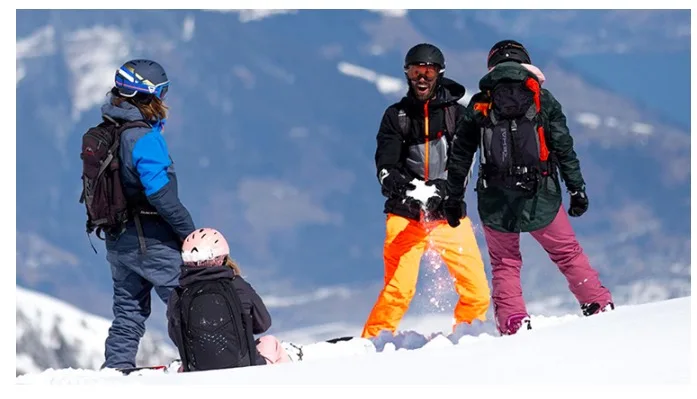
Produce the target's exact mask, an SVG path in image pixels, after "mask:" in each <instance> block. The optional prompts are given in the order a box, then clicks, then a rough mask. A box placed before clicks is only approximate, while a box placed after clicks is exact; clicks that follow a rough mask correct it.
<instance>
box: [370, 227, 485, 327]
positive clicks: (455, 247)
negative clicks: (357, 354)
mask: <svg viewBox="0 0 697 399" xmlns="http://www.w3.org/2000/svg"><path fill="white" fill-rule="evenodd" d="M429 244H430V249H433V250H435V251H436V252H438V253H439V254H440V256H441V258H442V259H443V262H444V263H445V265H446V266H447V267H448V271H449V272H450V275H452V276H453V278H454V280H455V291H456V292H457V293H458V295H459V297H460V298H459V301H458V303H457V305H456V306H455V310H454V313H455V325H457V324H460V323H462V322H467V323H471V322H472V321H473V320H474V319H478V320H481V321H484V320H486V316H485V314H486V312H487V309H488V308H489V299H490V290H489V282H488V280H487V278H486V273H485V272H484V262H483V261H482V257H481V253H480V251H479V247H478V246H477V241H476V238H475V237H474V230H473V229H472V224H471V222H470V220H469V218H467V217H465V218H463V219H461V223H460V225H459V226H458V227H456V228H452V227H450V226H449V225H448V223H447V222H446V221H445V220H443V221H434V222H419V221H416V220H412V219H407V218H404V217H401V216H397V215H394V214H388V215H387V224H386V237H385V247H384V251H383V256H384V262H385V287H384V288H383V289H382V291H381V292H380V294H379V296H378V299H377V302H376V303H375V306H374V307H373V310H372V311H371V312H370V315H369V316H368V320H367V322H366V324H365V327H364V329H363V333H362V335H361V336H362V337H363V338H370V337H374V336H377V335H378V334H379V333H380V331H382V330H388V331H390V332H392V333H394V332H395V330H396V329H397V326H398V325H399V323H400V321H401V320H402V317H404V314H405V313H406V312H407V310H408V308H409V304H410V302H411V300H412V298H413V297H414V294H415V293H416V283H417V279H418V276H419V266H420V263H421V257H422V255H423V253H424V251H425V250H426V249H427V246H429Z"/></svg>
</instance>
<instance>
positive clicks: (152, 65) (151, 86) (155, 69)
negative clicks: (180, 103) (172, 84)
mask: <svg viewBox="0 0 697 399" xmlns="http://www.w3.org/2000/svg"><path fill="white" fill-rule="evenodd" d="M114 84H115V86H116V88H117V89H118V91H119V94H120V95H122V96H124V97H134V96H135V95H136V94H138V93H144V94H152V95H154V96H156V97H157V98H159V99H164V98H165V95H166V94H167V91H168V90H169V79H167V74H166V73H165V71H164V69H163V68H162V66H160V64H158V63H156V62H154V61H150V60H133V61H129V62H127V63H125V64H123V65H122V66H121V67H120V68H119V69H118V70H116V76H115V78H114Z"/></svg>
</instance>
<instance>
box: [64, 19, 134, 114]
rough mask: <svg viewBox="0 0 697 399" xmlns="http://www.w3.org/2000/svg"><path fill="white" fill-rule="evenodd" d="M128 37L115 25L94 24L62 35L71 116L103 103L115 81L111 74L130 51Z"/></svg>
mask: <svg viewBox="0 0 697 399" xmlns="http://www.w3.org/2000/svg"><path fill="white" fill-rule="evenodd" d="M129 42H130V41H129V40H128V39H127V38H126V37H125V35H124V34H123V32H122V31H121V30H119V29H117V28H114V27H104V26H95V27H93V28H89V29H80V30H77V31H75V32H72V33H69V34H68V35H67V36H66V38H65V60H66V63H67V64H68V67H69V68H70V71H71V73H72V77H73V80H74V83H73V85H72V87H73V93H72V96H73V114H72V117H73V120H78V119H79V117H80V114H81V113H82V112H85V111H87V110H89V109H90V108H92V107H93V106H95V105H99V104H102V103H103V102H104V100H105V98H106V97H105V96H106V94H107V92H108V91H109V89H110V88H111V87H112V86H113V85H114V74H115V73H116V70H117V69H118V68H119V66H121V64H122V63H123V62H124V61H125V59H126V57H127V56H128V53H129V48H128V43H129Z"/></svg>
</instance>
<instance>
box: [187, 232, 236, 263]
mask: <svg viewBox="0 0 697 399" xmlns="http://www.w3.org/2000/svg"><path fill="white" fill-rule="evenodd" d="M229 255H230V247H229V246H228V243H227V241H226V240H225V237H223V235H222V234H221V233H220V232H219V231H218V230H215V229H211V228H203V229H197V230H195V231H194V232H193V233H191V234H189V236H188V237H186V239H185V240H184V244H182V260H183V261H184V264H185V265H187V266H222V265H223V264H224V263H225V258H226V257H227V256H229Z"/></svg>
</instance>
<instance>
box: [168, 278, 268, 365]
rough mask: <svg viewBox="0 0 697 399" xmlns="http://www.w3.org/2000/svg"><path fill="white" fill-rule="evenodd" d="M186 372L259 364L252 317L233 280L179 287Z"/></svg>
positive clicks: (182, 353)
mask: <svg viewBox="0 0 697 399" xmlns="http://www.w3.org/2000/svg"><path fill="white" fill-rule="evenodd" d="M177 290H178V291H179V292H178V294H179V295H180V296H179V298H180V302H179V303H180V312H181V313H180V316H181V338H182V339H181V343H182V344H181V347H180V348H179V355H180V357H181V359H182V366H183V368H184V371H199V370H218V369H225V368H235V367H245V366H252V365H254V364H255V359H256V345H255V344H254V335H253V334H252V325H251V317H250V316H249V315H246V314H244V313H243V308H242V302H241V301H240V298H239V295H237V292H236V291H235V287H234V286H233V285H232V280H231V279H219V280H206V281H199V282H195V283H193V284H191V285H190V286H185V287H178V288H177Z"/></svg>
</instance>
